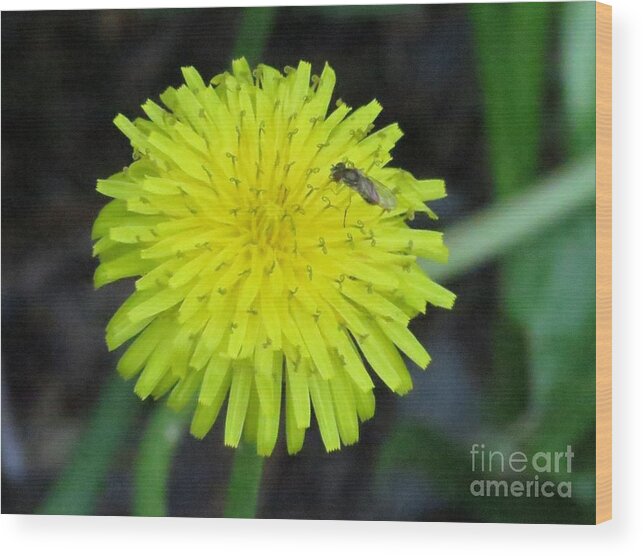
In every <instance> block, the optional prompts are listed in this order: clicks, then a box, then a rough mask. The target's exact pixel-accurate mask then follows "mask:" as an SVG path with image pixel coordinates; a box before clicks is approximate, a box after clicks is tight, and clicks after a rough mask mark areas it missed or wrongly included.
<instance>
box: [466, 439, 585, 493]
mask: <svg viewBox="0 0 643 556" xmlns="http://www.w3.org/2000/svg"><path fill="white" fill-rule="evenodd" d="M469 453H470V454H471V471H472V472H473V473H474V474H476V476H478V477H480V478H478V479H475V480H473V481H471V484H470V486H469V492H470V493H471V494H472V495H473V496H486V497H514V498H521V497H525V498H538V497H544V498H553V497H560V498H571V497H572V481H571V477H570V474H571V472H572V460H573V459H574V452H573V451H572V447H571V446H569V445H568V446H567V449H566V450H565V451H564V452H535V453H533V454H526V453H525V452H504V451H502V450H491V449H488V448H486V447H485V445H484V444H473V445H472V446H471V451H470V452H469ZM517 474H521V475H520V476H517ZM540 474H546V480H543V478H542V477H541V476H540ZM557 474H561V475H564V477H563V478H565V479H566V480H563V481H556V480H552V479H555V478H556V475H557ZM502 475H505V476H508V477H509V478H508V479H502ZM511 475H514V477H511ZM525 475H526V476H527V477H528V478H525ZM490 477H493V479H491V478H490Z"/></svg>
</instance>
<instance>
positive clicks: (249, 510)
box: [223, 445, 263, 518]
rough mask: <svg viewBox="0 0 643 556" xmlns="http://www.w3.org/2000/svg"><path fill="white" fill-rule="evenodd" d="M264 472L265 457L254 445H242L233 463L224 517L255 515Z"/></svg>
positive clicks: (251, 516) (250, 516)
mask: <svg viewBox="0 0 643 556" xmlns="http://www.w3.org/2000/svg"><path fill="white" fill-rule="evenodd" d="M262 474H263V458H262V457H261V456H258V455H257V454H256V452H255V451H254V449H253V447H252V446H245V445H240V446H239V447H238V448H237V450H236V453H235V456H234V462H233V464H232V473H231V475H230V483H229V485H228V499H227V500H226V506H225V510H224V512H223V516H224V517H244V518H253V517H255V515H256V513H257V503H258V499H259V487H260V485H261V476H262Z"/></svg>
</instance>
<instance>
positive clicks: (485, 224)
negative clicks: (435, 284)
mask: <svg viewBox="0 0 643 556" xmlns="http://www.w3.org/2000/svg"><path fill="white" fill-rule="evenodd" d="M595 184H596V158H595V155H594V153H591V154H589V155H587V156H586V157H584V158H581V159H579V160H577V161H575V162H573V163H571V164H569V165H567V166H565V167H563V168H562V169H560V170H558V171H557V172H554V173H553V174H551V175H550V176H548V177H547V178H545V179H543V180H541V181H539V182H537V183H536V184H535V185H534V186H532V187H529V188H528V189H527V191H525V192H524V193H518V194H515V195H514V196H512V197H510V198H508V199H506V200H505V201H499V202H497V203H495V204H494V205H492V206H490V207H488V208H485V209H482V210H480V211H479V212H478V213H477V214H475V215H473V216H472V217H470V218H468V219H466V220H465V221H463V222H461V223H458V224H454V225H453V226H452V227H451V228H448V229H447V230H445V234H444V237H445V239H446V242H447V245H448V246H449V253H450V259H449V263H448V264H447V265H438V264H435V263H429V262H428V261H422V262H421V265H422V267H423V268H424V270H425V271H426V272H427V273H428V274H429V276H431V278H433V279H435V280H438V281H447V280H452V279H454V278H458V277H459V276H462V275H463V274H466V273H467V272H469V271H471V270H474V269H475V268H477V267H479V266H480V265H482V264H484V263H487V262H490V261H493V260H496V259H498V258H500V257H502V256H504V255H505V254H506V253H508V252H510V251H512V250H515V249H516V248H518V247H519V246H520V245H521V244H523V243H524V242H525V241H527V240H529V239H531V238H533V237H536V236H538V235H539V234H542V233H543V232H545V231H546V230H548V229H551V228H552V227H554V226H556V225H557V224H559V223H560V222H562V221H563V220H564V219H566V218H567V217H569V215H570V214H573V213H574V211H576V210H578V209H579V208H582V207H584V206H590V205H591V204H592V203H593V202H594V200H595V195H596V185H595Z"/></svg>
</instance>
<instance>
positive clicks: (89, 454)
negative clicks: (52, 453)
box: [36, 375, 140, 515]
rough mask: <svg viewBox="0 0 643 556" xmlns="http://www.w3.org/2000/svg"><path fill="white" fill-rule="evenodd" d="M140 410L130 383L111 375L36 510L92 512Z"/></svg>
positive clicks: (55, 512)
mask: <svg viewBox="0 0 643 556" xmlns="http://www.w3.org/2000/svg"><path fill="white" fill-rule="evenodd" d="M139 411H140V402H139V400H138V399H137V398H136V396H135V395H134V393H133V392H132V388H131V385H129V384H127V383H126V382H125V381H124V380H123V379H122V378H120V377H119V376H116V375H114V376H113V377H111V378H110V379H109V382H108V383H107V384H106V385H105V386H104V387H103V390H102V392H101V396H100V400H99V401H98V405H97V406H96V409H95V411H94V414H93V416H92V418H91V421H90V423H89V427H88V429H87V431H86V432H85V435H84V437H83V438H82V439H81V441H80V443H79V444H78V448H77V450H76V452H75V454H74V456H73V458H72V461H71V463H70V464H69V465H68V467H67V468H66V469H65V471H64V472H63V474H62V475H61V477H60V478H59V480H58V482H57V483H56V484H55V485H54V487H53V489H52V491H51V492H50V493H49V496H48V497H47V499H46V500H45V502H44V503H43V504H42V506H41V507H40V508H39V509H38V510H37V512H36V513H40V514H67V515H90V514H92V513H94V512H95V510H96V501H97V498H98V496H99V495H100V493H101V492H102V489H103V486H104V483H105V477H106V475H107V473H108V472H109V470H110V468H111V465H112V463H113V461H114V459H115V456H116V454H117V453H118V451H119V449H120V448H121V446H122V445H123V443H124V442H125V440H126V439H127V431H128V429H129V428H130V426H131V424H132V423H133V422H134V420H135V418H136V416H137V415H138V413H139Z"/></svg>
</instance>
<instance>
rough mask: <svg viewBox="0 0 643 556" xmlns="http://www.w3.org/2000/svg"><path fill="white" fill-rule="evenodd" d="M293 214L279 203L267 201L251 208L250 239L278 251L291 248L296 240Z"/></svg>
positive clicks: (261, 245)
mask: <svg viewBox="0 0 643 556" xmlns="http://www.w3.org/2000/svg"><path fill="white" fill-rule="evenodd" d="M296 232H297V229H296V226H295V215H294V214H293V211H292V210H288V209H286V208H284V206H282V205H280V204H276V203H274V202H272V201H267V202H264V203H262V204H260V205H259V206H258V207H256V209H254V210H253V214H251V219H250V236H251V241H252V242H253V243H256V244H257V245H259V246H260V247H272V248H273V249H275V250H278V251H286V250H292V249H293V247H295V240H296V235H297V234H296Z"/></svg>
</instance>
